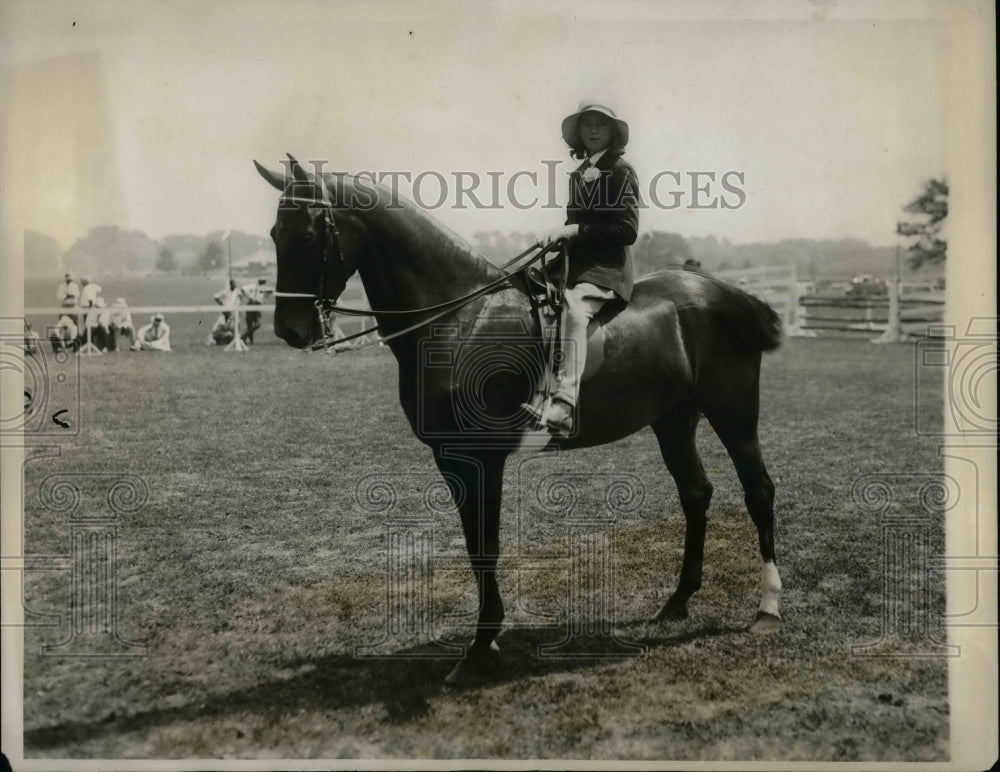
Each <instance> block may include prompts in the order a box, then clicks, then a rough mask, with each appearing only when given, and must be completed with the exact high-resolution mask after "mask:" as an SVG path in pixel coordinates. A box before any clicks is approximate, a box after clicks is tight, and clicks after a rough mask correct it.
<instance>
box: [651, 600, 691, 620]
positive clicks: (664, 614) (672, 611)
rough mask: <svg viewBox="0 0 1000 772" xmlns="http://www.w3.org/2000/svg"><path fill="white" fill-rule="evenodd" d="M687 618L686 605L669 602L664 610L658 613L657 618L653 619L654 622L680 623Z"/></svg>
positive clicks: (664, 606)
mask: <svg viewBox="0 0 1000 772" xmlns="http://www.w3.org/2000/svg"><path fill="white" fill-rule="evenodd" d="M687 618H688V610H687V606H686V605H684V604H681V603H676V602H674V601H669V600H668V601H667V602H666V603H664V604H663V608H661V609H660V610H659V611H657V612H656V616H655V617H653V621H654V622H680V621H681V620H682V619H687Z"/></svg>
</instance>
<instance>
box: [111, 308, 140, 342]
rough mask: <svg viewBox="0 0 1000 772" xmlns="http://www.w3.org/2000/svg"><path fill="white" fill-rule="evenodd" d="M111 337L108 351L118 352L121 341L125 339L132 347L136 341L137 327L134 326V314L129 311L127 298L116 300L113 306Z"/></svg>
mask: <svg viewBox="0 0 1000 772" xmlns="http://www.w3.org/2000/svg"><path fill="white" fill-rule="evenodd" d="M110 330H111V336H110V338H111V339H110V343H109V345H108V349H109V350H111V351H118V344H119V340H120V339H122V338H124V339H126V340H127V341H128V346H130V347H131V345H132V343H133V341H134V340H135V327H133V325H132V312H131V311H129V310H128V303H126V302H125V298H116V299H115V302H114V303H113V304H112V305H111V326H110Z"/></svg>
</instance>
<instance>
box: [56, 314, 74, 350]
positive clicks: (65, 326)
mask: <svg viewBox="0 0 1000 772" xmlns="http://www.w3.org/2000/svg"><path fill="white" fill-rule="evenodd" d="M79 334H80V331H79V329H78V328H77V326H76V322H74V321H73V318H72V317H71V316H69V315H68V314H63V315H62V316H60V317H59V321H58V322H57V323H56V326H55V327H50V328H49V342H50V343H51V344H52V353H54V354H58V353H59V352H60V351H79V350H80V342H79V340H78V339H77V338H78V336H79Z"/></svg>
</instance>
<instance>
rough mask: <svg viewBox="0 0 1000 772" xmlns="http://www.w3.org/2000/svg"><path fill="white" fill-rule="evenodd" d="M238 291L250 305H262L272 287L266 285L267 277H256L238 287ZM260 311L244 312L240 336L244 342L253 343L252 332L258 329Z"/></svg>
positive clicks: (272, 290) (272, 289)
mask: <svg viewBox="0 0 1000 772" xmlns="http://www.w3.org/2000/svg"><path fill="white" fill-rule="evenodd" d="M240 292H242V293H243V296H244V297H245V298H246V299H247V303H249V304H250V305H252V306H259V305H262V304H263V302H264V300H265V299H266V298H267V296H268V295H269V294H271V293H272V292H274V287H268V286H267V279H257V281H256V282H251V283H250V284H244V285H243V286H242V287H240ZM260 317H261V314H260V311H247V312H246V322H247V324H246V330H245V331H244V333H243V335H242V338H243V342H244V343H251V344H252V343H253V334H254V333H255V332H257V330H259V329H260Z"/></svg>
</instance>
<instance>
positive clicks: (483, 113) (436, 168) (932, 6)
mask: <svg viewBox="0 0 1000 772" xmlns="http://www.w3.org/2000/svg"><path fill="white" fill-rule="evenodd" d="M0 28H2V35H3V37H2V51H3V61H2V66H3V77H4V87H3V91H2V92H0V95H2V98H3V102H4V119H3V120H4V123H3V144H2V148H0V151H2V161H3V166H4V171H3V174H4V175H5V176H4V190H5V191H16V192H17V193H16V195H10V194H8V195H7V196H6V197H5V204H4V206H5V207H6V210H7V211H6V212H5V218H6V220H5V222H6V224H7V225H8V226H11V227H13V228H14V229H15V230H16V229H18V228H31V229H35V230H41V231H43V232H46V233H50V234H51V235H53V236H55V237H56V238H57V239H58V240H59V241H60V243H61V244H62V246H63V247H68V246H70V245H71V244H72V242H73V241H74V240H75V239H76V238H78V237H79V236H81V235H83V233H85V232H86V230H87V229H88V228H90V227H93V226H94V225H96V224H102V223H110V224H115V225H119V226H121V227H126V228H130V229H137V230H142V231H144V232H145V233H147V234H148V235H149V236H151V237H153V238H161V237H163V236H165V235H167V234H171V233H195V234H204V233H208V232H210V231H217V230H225V229H228V228H234V229H240V230H244V231H248V232H252V233H259V234H265V233H266V232H267V230H268V229H269V228H270V225H271V223H272V222H273V219H274V214H275V210H276V191H274V190H273V188H271V187H270V186H269V185H267V183H265V182H264V181H263V180H262V179H261V178H260V177H259V176H258V175H257V173H256V171H255V169H254V167H253V163H252V161H253V160H254V159H257V160H259V161H261V162H262V163H263V164H264V165H266V166H270V167H273V168H279V162H280V160H281V159H282V158H284V154H285V153H288V152H290V153H292V154H294V155H295V156H296V157H298V158H299V159H300V160H303V161H306V160H317V161H319V160H322V161H324V162H325V164H326V166H325V168H327V169H329V170H339V171H350V172H358V171H376V172H406V171H408V172H410V173H411V175H412V176H413V177H416V175H419V174H420V173H422V172H423V173H424V176H423V177H422V178H421V182H420V184H419V186H418V189H417V190H415V191H414V190H413V188H412V186H410V185H407V184H406V183H405V182H404V183H402V184H401V191H402V192H403V193H404V194H407V195H416V197H417V198H418V199H419V200H420V202H421V203H424V204H426V205H428V206H430V207H431V208H432V214H433V216H435V217H437V218H439V219H440V220H441V221H442V222H444V223H445V224H446V225H448V226H449V227H450V228H452V229H453V230H455V231H457V232H458V233H459V234H460V235H462V236H465V237H466V238H470V239H471V238H472V237H473V234H474V233H475V232H477V231H481V230H493V229H500V230H506V231H510V230H519V231H541V230H544V229H547V228H550V227H555V226H556V225H559V224H561V222H562V221H563V218H564V212H563V210H562V208H561V207H562V205H563V204H564V202H565V198H566V186H567V182H566V177H565V175H566V173H567V172H568V171H569V170H570V169H571V168H573V166H574V165H575V163H573V162H571V160H570V159H569V157H568V153H567V149H566V146H565V144H564V143H563V141H562V139H561V137H560V133H559V127H560V123H561V121H562V119H563V118H564V117H565V116H566V115H568V114H570V113H572V112H574V111H575V110H576V106H577V103H578V101H579V100H580V99H584V98H586V99H589V100H593V101H600V102H604V103H609V104H611V105H612V106H613V107H614V108H615V109H616V110H617V112H618V114H619V115H620V116H621V117H622V118H624V119H625V120H626V121H627V122H628V123H629V126H630V141H629V145H628V148H627V153H626V159H627V160H629V161H630V163H632V165H633V166H634V167H635V169H636V171H637V174H638V177H639V181H640V191H641V192H642V193H644V194H645V195H646V203H647V207H646V208H645V209H643V211H642V213H641V216H640V229H641V230H651V229H658V230H666V231H672V232H676V233H680V234H682V235H684V236H705V235H710V234H712V235H715V236H717V237H719V238H726V239H729V240H730V241H733V242H736V243H747V242H754V241H776V240H780V239H786V238H817V239H819V238H833V239H836V238H848V237H849V238H860V239H864V240H867V241H869V242H871V243H872V244H876V245H886V244H894V243H895V234H894V232H895V223H896V221H897V220H898V219H899V218H900V217H902V216H903V212H902V207H903V206H904V205H905V204H906V203H907V202H908V201H909V200H911V199H912V198H913V197H914V196H915V195H916V194H917V193H918V192H919V190H920V187H921V185H922V183H923V182H924V181H925V180H926V179H928V178H930V177H934V176H941V175H944V174H946V173H947V169H946V163H945V159H946V155H945V134H944V127H943V122H944V112H945V105H944V101H943V95H942V81H943V78H944V72H943V68H944V61H945V58H946V57H945V47H946V43H947V35H946V24H945V22H944V21H943V19H942V14H941V11H940V4H936V3H921V2H910V3H905V4H904V3H897V2H892V3H875V2H869V3H844V2H841V3H829V2H826V1H825V0H817V1H816V2H758V3H728V2H718V3H709V4H702V5H693V4H689V3H670V2H667V3H661V4H650V3H645V2H621V3H615V4H611V3H599V4H598V3H586V2H577V3H562V2H556V3H551V4H544V5H543V4H522V3H517V2H491V3H486V2H471V3H464V4H423V5H419V6H416V5H413V4H406V5H404V4H397V3H383V4H361V3H353V2H351V3H348V2H311V1H309V2H307V1H305V0H292V2H289V3H281V4H276V3H271V2H257V0H247V1H246V2H229V1H228V0H227V1H225V2H219V1H217V2H209V3H201V2H199V3H189V2H171V1H170V0H166V1H164V2H149V1H148V0H138V1H137V0H129V2H120V1H117V0H116V1H115V2H108V1H107V0H88V2H79V1H78V2H68V1H64V0H50V1H49V2H45V3H36V2H26V1H25V0H14V1H13V2H11V1H10V0H7V1H6V2H4V4H3V5H2V6H0ZM460 172H463V173H469V174H475V175H478V177H479V179H480V180H481V181H482V183H481V186H480V187H478V188H476V189H475V192H476V193H477V195H478V198H479V200H480V201H482V202H483V203H484V204H491V203H496V204H499V206H494V207H492V208H482V207H477V206H474V205H472V202H471V200H470V199H469V198H468V197H465V198H464V201H462V200H459V194H458V187H459V186H458V185H457V184H456V178H455V175H456V173H460ZM518 172H524V173H523V174H521V175H519V176H517V177H515V175H516V174H517V173H518ZM694 172H700V173H706V172H707V173H710V174H712V175H714V178H713V177H710V176H709V175H708V174H700V175H698V176H694V177H693V176H692V173H694ZM531 173H534V174H535V175H537V178H536V179H537V181H532V179H531V177H530V176H528V175H530V174H531ZM727 173H729V176H728V177H727V180H728V182H729V185H730V188H731V190H729V191H727V190H726V189H724V188H722V187H721V179H722V177H723V175H726V174H727ZM490 174H492V175H494V177H495V178H496V179H498V180H499V182H500V196H499V197H498V198H497V199H496V201H494V200H493V198H492V195H491V194H492V188H491V184H492V183H491V179H492V178H491V177H490V176H488V175H490ZM436 175H441V176H442V177H443V178H444V180H445V183H446V186H445V188H446V189H445V190H444V191H443V193H444V198H445V201H444V203H443V204H442V205H440V206H433V205H435V204H436V203H437V201H438V200H439V199H440V198H441V193H442V191H441V188H440V185H439V178H438V177H437V176H436ZM734 175H735V176H734ZM465 179H466V180H470V179H472V178H471V177H468V176H467V177H465ZM512 179H513V180H514V183H513V184H514V187H513V190H512V192H511V195H508V185H509V184H511V180H512ZM713 179H714V181H713ZM654 182H655V183H656V184H655V185H654ZM466 184H468V183H466ZM695 186H698V187H701V188H702V189H703V190H702V192H700V193H698V192H696V191H694V190H693V187H695ZM733 188H735V189H737V190H738V191H739V194H737V193H735V192H733V191H732V189H733ZM536 197H537V198H538V199H539V201H538V204H537V205H529V204H531V203H532V200H533V199H534V198H536ZM515 201H516V202H517V204H520V206H519V205H516V204H515ZM713 201H714V202H715V203H716V207H715V208H695V206H694V205H696V204H702V205H707V204H710V203H712V202H713ZM722 202H725V203H727V204H728V205H730V206H733V208H724V207H723V206H722V205H721V204H722ZM457 203H465V204H466V205H467V207H466V208H458V207H456V206H455V205H456V204H457ZM543 204H544V205H543ZM671 204H673V206H672V207H671V208H668V207H669V206H670V205H671Z"/></svg>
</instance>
